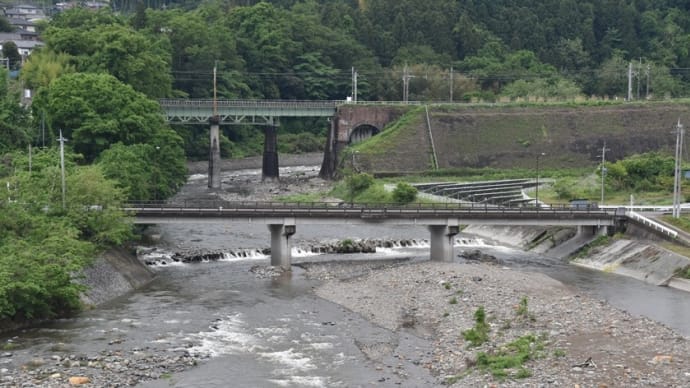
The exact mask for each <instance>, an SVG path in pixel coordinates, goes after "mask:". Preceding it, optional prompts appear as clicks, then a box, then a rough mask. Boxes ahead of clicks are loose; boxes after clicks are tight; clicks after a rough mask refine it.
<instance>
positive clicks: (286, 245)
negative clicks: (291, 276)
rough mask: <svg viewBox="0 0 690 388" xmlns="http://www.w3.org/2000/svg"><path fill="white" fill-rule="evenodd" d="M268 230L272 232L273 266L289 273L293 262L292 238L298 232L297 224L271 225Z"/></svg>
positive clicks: (292, 222)
mask: <svg viewBox="0 0 690 388" xmlns="http://www.w3.org/2000/svg"><path fill="white" fill-rule="evenodd" d="M268 229H269V230H270V231H271V265H272V266H274V267H281V268H283V269H284V270H288V271H289V270H290V265H291V261H292V254H291V249H292V247H291V246H290V238H291V237H292V235H293V234H295V231H296V227H295V222H294V221H291V222H286V223H284V224H269V225H268Z"/></svg>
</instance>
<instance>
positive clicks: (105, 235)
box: [0, 149, 132, 321]
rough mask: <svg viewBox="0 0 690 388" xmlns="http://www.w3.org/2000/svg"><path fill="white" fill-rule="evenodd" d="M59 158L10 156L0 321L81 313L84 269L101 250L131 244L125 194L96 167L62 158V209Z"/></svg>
mask: <svg viewBox="0 0 690 388" xmlns="http://www.w3.org/2000/svg"><path fill="white" fill-rule="evenodd" d="M59 160H60V158H59V154H58V151H57V150H56V149H46V150H39V151H36V150H34V152H33V153H32V155H31V168H29V155H27V154H23V153H20V152H15V153H12V154H7V155H6V156H5V160H4V167H5V168H4V169H3V171H1V172H0V179H2V181H3V182H7V187H8V190H7V198H6V200H4V199H5V198H3V200H2V201H0V321H1V320H4V319H12V320H24V319H43V318H51V317H54V316H60V315H65V314H69V313H71V312H74V311H77V310H78V309H79V308H80V301H79V294H80V292H81V291H82V290H83V287H82V286H80V285H79V284H78V283H76V282H74V277H75V276H76V275H77V274H78V273H79V271H80V269H81V268H82V267H83V266H84V265H87V264H88V263H89V262H90V261H91V259H92V258H93V257H94V255H95V254H96V253H97V251H98V250H99V249H101V248H103V247H106V246H111V245H119V244H122V243H124V242H125V241H128V240H129V239H131V237H132V234H131V225H130V224H129V223H128V222H127V220H126V218H124V217H123V214H122V212H121V211H120V203H121V201H122V200H123V198H124V196H123V193H122V192H121V191H120V190H119V189H117V188H116V187H115V185H116V182H114V181H111V180H108V179H106V178H105V177H104V175H103V173H102V172H101V170H100V168H99V167H98V166H79V165H78V164H77V162H79V161H80V160H81V158H80V157H79V155H76V154H73V153H69V152H68V153H67V154H66V155H65V175H66V179H65V188H66V190H65V202H64V203H65V206H64V207H63V202H62V189H61V172H60V167H59Z"/></svg>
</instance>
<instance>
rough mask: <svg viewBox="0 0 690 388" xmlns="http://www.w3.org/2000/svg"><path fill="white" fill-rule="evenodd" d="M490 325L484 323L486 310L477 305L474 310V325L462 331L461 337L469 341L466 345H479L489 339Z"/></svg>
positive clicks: (471, 346)
mask: <svg viewBox="0 0 690 388" xmlns="http://www.w3.org/2000/svg"><path fill="white" fill-rule="evenodd" d="M490 329H491V328H490V326H489V324H488V323H486V312H484V307H479V308H478V309H477V311H475V312H474V326H473V327H472V328H470V329H467V330H465V331H463V332H462V337H463V338H464V339H465V341H467V342H469V345H468V347H470V348H473V347H477V346H480V345H481V344H483V343H484V342H486V341H488V340H489V330H490Z"/></svg>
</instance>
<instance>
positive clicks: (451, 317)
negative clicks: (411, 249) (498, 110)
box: [308, 262, 690, 387]
mask: <svg viewBox="0 0 690 388" xmlns="http://www.w3.org/2000/svg"><path fill="white" fill-rule="evenodd" d="M354 267H356V265H352V266H351V267H350V271H356V272H359V273H360V275H361V276H357V277H351V276H348V275H347V274H346V273H345V272H343V268H341V267H340V266H336V267H335V273H334V274H337V276H333V277H332V280H330V281H328V282H326V283H324V284H323V285H322V286H320V287H318V288H317V290H316V293H317V295H319V296H321V297H323V298H326V299H329V300H331V301H333V302H335V303H338V304H341V305H343V306H344V307H346V308H348V309H351V310H352V311H354V312H356V313H358V314H360V315H362V316H364V317H367V319H370V320H371V321H373V322H374V323H376V324H378V325H380V326H382V327H385V328H388V329H390V330H393V331H398V332H401V333H405V332H407V333H410V334H415V335H419V336H427V338H429V339H430V340H431V341H433V344H434V350H433V352H431V353H430V354H421V355H412V354H407V355H405V356H407V357H418V358H419V362H420V363H422V364H423V365H424V366H425V367H426V368H428V369H429V371H430V372H431V373H432V374H433V375H434V376H436V377H437V379H438V382H439V385H442V384H449V385H452V386H457V387H480V386H501V387H524V386H535V387H537V386H570V387H572V386H581V387H600V386H608V387H646V386H651V385H662V386H665V387H685V386H690V363H689V362H690V360H689V359H688V357H687V355H688V354H690V353H689V351H690V347H689V345H688V340H687V339H686V338H684V337H682V336H680V335H678V334H677V333H675V332H673V331H672V330H671V329H669V328H667V327H665V326H663V325H661V324H659V323H657V322H654V321H651V320H649V319H646V318H638V317H633V316H631V315H630V314H628V313H626V312H624V311H620V310H617V309H615V308H613V307H611V306H610V305H608V304H607V303H606V302H604V301H600V300H595V299H592V298H589V297H588V296H587V295H582V294H578V293H574V292H573V291H572V290H570V289H569V288H567V287H565V286H564V285H563V284H561V283H560V282H558V281H556V280H553V279H551V278H549V277H547V276H545V275H542V274H536V273H525V272H521V271H518V270H513V269H508V268H502V267H500V266H496V265H486V264H481V263H480V264H459V263H439V262H422V263H411V264H406V265H396V266H392V267H388V268H385V267H382V268H379V269H378V270H375V271H371V270H369V271H364V272H362V271H357V269H356V268H354ZM313 269H314V270H315V271H314V275H315V276H317V277H318V278H321V279H323V278H328V275H327V274H326V272H327V271H328V269H327V267H323V266H320V267H314V268H313ZM310 272H311V269H308V276H311V275H310ZM343 278H347V280H346V281H343V280H341V279H343ZM474 279H482V281H475V280H474ZM479 308H482V309H483V311H484V312H485V314H486V321H485V322H486V324H487V328H488V330H487V337H486V341H485V342H483V343H481V344H479V345H478V346H476V347H472V346H470V342H469V341H468V340H467V337H465V336H464V334H463V333H466V332H468V331H469V330H471V329H473V328H476V325H477V322H476V312H477V310H478V309H479ZM420 327H421V328H423V329H424V330H419V328H420ZM516 343H522V344H526V346H527V348H525V349H528V350H525V352H523V353H521V356H520V357H525V358H526V361H525V362H524V364H523V365H521V366H520V365H519V364H512V366H510V367H506V368H501V367H499V366H498V365H499V363H498V362H496V363H493V364H492V363H491V360H497V359H498V358H499V357H503V358H502V359H501V360H503V361H505V360H506V359H507V358H509V357H512V356H515V349H517V345H515V344H516ZM394 351H395V350H394ZM487 360H488V361H487ZM508 365H509V364H508Z"/></svg>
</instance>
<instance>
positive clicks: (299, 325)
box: [0, 224, 690, 387]
mask: <svg viewBox="0 0 690 388" xmlns="http://www.w3.org/2000/svg"><path fill="white" fill-rule="evenodd" d="M160 234H161V241H160V243H159V244H158V246H157V250H156V251H154V252H152V253H149V254H148V259H149V260H156V258H158V260H159V261H161V260H165V261H166V262H170V261H169V260H167V259H166V257H168V256H169V254H170V253H171V252H172V251H174V250H176V249H178V248H180V247H189V246H194V247H199V248H205V249H208V250H209V251H218V250H221V251H223V252H226V253H227V254H226V255H225V258H224V259H222V260H219V261H210V262H204V263H194V264H179V263H169V264H166V265H161V264H159V265H156V266H154V267H153V268H154V270H155V271H156V272H157V276H156V278H155V279H154V280H153V281H152V282H151V283H150V284H149V285H147V286H146V287H144V288H142V289H140V290H138V291H136V292H133V293H130V294H128V295H124V296H122V297H119V298H117V299H115V300H113V301H111V302H109V303H107V304H105V305H103V306H101V307H99V308H98V309H94V310H91V311H86V312H84V313H82V314H80V315H79V316H78V317H75V318H73V319H68V320H61V321H58V322H54V323H51V324H47V325H44V326H42V327H40V328H36V329H31V330H25V331H22V332H20V333H15V334H13V335H12V336H13V338H12V339H11V340H12V342H13V344H15V346H16V348H15V349H14V350H13V351H12V352H13V357H12V358H10V359H8V360H9V361H2V359H0V368H3V367H8V366H10V367H11V366H15V367H18V366H19V365H22V364H25V363H27V362H29V361H30V360H31V359H34V358H36V357H43V358H46V359H50V358H51V357H53V356H54V355H55V354H64V355H67V354H87V355H88V354H94V353H96V352H99V351H101V350H102V349H104V348H112V349H117V348H118V347H129V348H132V347H137V348H141V350H142V352H146V353H147V354H152V353H153V354H175V353H180V352H188V353H191V354H194V355H198V356H201V357H202V361H201V362H200V363H199V364H198V365H197V366H196V367H194V368H191V369H189V370H187V371H185V372H182V373H175V374H173V375H165V376H162V377H163V378H161V379H158V380H153V381H148V382H145V383H141V384H139V386H141V387H171V386H175V387H228V386H237V387H356V386H371V385H380V386H399V385H398V384H404V386H424V387H429V386H437V385H438V382H437V380H436V378H435V377H433V376H430V375H429V373H428V372H427V370H426V369H424V368H423V367H422V366H421V365H420V363H419V362H418V360H419V358H421V357H422V356H423V355H424V354H426V353H428V352H429V351H430V350H431V347H432V343H431V342H430V341H429V340H426V339H423V338H419V337H417V336H415V335H413V334H411V333H409V332H406V331H401V332H391V331H389V330H386V329H383V328H381V327H378V326H376V325H373V324H371V323H370V322H369V321H367V320H366V319H364V318H363V317H361V316H359V315H357V314H354V313H352V312H351V311H349V310H347V309H344V308H342V307H340V306H339V305H335V304H333V303H331V302H328V301H325V300H322V299H319V298H317V297H315V296H314V295H313V293H312V292H311V290H312V288H313V287H315V286H316V285H317V284H318V283H317V282H316V281H313V280H307V279H305V277H304V276H303V275H304V273H303V270H302V269H300V268H299V267H294V269H293V271H292V274H291V275H283V276H281V277H278V278H273V279H271V278H268V279H266V278H262V277H258V276H256V275H255V274H254V273H252V271H251V270H250V269H251V268H252V267H254V266H256V265H265V264H267V263H268V262H269V258H267V257H265V256H263V255H261V254H260V253H258V251H259V250H260V249H262V248H266V247H268V246H269V245H270V243H269V241H270V234H269V232H268V228H267V227H266V226H265V225H259V224H247V225H240V224H229V225H227V226H222V225H220V226H219V225H216V226H208V225H193V224H189V225H166V226H164V227H161V228H160ZM345 238H352V239H356V238H381V239H387V240H393V241H398V240H406V239H414V240H415V241H417V242H418V243H417V244H416V246H412V247H404V248H401V247H399V248H391V249H381V250H379V251H378V252H377V253H375V254H368V255H362V254H359V255H335V254H329V255H312V254H310V253H309V252H305V251H304V250H300V249H297V248H296V249H295V250H294V252H295V254H296V256H297V257H295V258H294V260H293V262H300V261H330V260H341V261H342V260H352V259H367V260H386V259H394V258H405V259H409V260H428V245H427V244H426V242H425V240H426V239H428V231H427V230H426V229H425V228H423V227H418V226H409V227H400V226H395V227H385V226H377V225H373V226H368V225H365V226H361V225H358V226H347V225H346V226H342V225H338V226H323V225H319V226H309V225H305V226H299V225H298V227H297V234H296V235H295V236H294V242H295V244H294V245H296V246H297V247H300V246H301V247H306V246H308V245H309V244H312V243H314V242H316V241H330V240H336V239H345ZM476 248H477V249H481V250H482V251H483V252H485V253H489V254H492V255H494V256H496V257H497V258H498V259H499V260H500V262H501V265H504V266H509V267H515V268H520V269H522V270H526V271H539V272H543V273H546V274H548V275H550V276H552V277H554V278H556V279H558V280H560V281H562V282H563V283H565V284H568V285H570V286H572V287H573V288H575V289H576V290H578V292H581V293H583V294H588V295H591V296H594V297H595V298H599V299H604V300H606V301H608V303H610V304H611V305H613V306H615V307H618V308H620V309H624V310H627V311H629V312H630V313H632V314H634V315H642V316H647V317H649V318H651V319H653V320H656V321H659V322H662V323H664V324H666V325H668V326H670V327H672V328H674V329H676V330H677V331H678V332H679V333H682V334H683V335H685V336H690V323H689V322H690V298H688V297H687V296H688V295H687V294H686V293H684V292H681V291H677V290H673V289H668V288H665V287H655V286H651V285H646V284H644V283H641V282H639V281H637V280H634V279H629V278H625V277H621V276H616V275H611V274H606V273H601V272H596V271H592V270H588V269H584V268H580V267H575V266H571V265H568V264H566V263H563V262H560V261H559V260H556V259H553V258H548V257H541V256H537V255H534V254H530V253H525V252H521V251H516V250H513V249H510V248H505V247H500V246H493V245H490V244H487V243H485V242H484V241H482V240H480V239H477V238H474V237H472V236H465V235H460V236H459V237H458V242H457V244H456V247H455V250H456V252H457V251H460V250H463V249H476ZM236 253H242V255H240V256H244V255H246V256H248V257H240V258H237V257H235V256H236V255H235V254H236ZM458 260H460V259H458ZM355 337H356V338H358V341H353V340H352V339H353V338H355ZM2 339H3V340H7V338H2ZM391 344H394V346H395V347H396V349H397V352H393V353H392V354H391V355H390V356H386V358H385V359H384V360H383V362H382V363H373V362H371V360H370V359H369V358H368V357H369V356H370V355H371V352H376V351H377V347H386V346H391ZM362 349H366V350H367V352H363V351H362ZM381 353H385V352H381ZM2 362H4V363H5V364H4V365H3V364H2ZM402 371H404V374H405V376H402V373H403V372H402ZM0 385H1V383H0Z"/></svg>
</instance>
